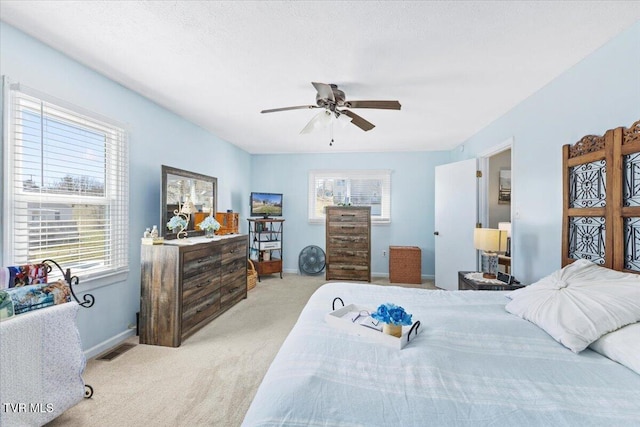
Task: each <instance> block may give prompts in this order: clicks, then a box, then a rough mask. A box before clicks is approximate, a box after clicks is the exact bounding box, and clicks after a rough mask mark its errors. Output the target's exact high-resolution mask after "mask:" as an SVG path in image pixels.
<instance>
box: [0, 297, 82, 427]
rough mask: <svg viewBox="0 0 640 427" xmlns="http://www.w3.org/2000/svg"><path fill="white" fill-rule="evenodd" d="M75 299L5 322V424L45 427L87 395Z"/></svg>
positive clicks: (1, 380) (0, 381)
mask: <svg viewBox="0 0 640 427" xmlns="http://www.w3.org/2000/svg"><path fill="white" fill-rule="evenodd" d="M78 309H79V305H78V304H77V303H75V302H69V303H66V304H60V305H56V306H52V307H47V308H44V309H41V310H35V311H30V312H28V313H25V314H21V315H19V316H16V317H13V318H11V319H8V320H5V321H3V322H1V323H0V426H3V427H5V426H7V427H8V426H39V425H43V424H45V423H47V422H49V421H51V420H52V419H54V418H55V417H57V416H58V415H60V414H61V413H63V412H64V411H66V410H67V409H69V408H70V407H72V406H73V405H75V404H76V403H78V402H79V401H81V400H82V399H83V397H84V381H83V380H82V376H81V375H82V372H83V371H84V367H85V363H86V360H85V357H84V353H83V352H82V345H81V341H80V334H79V333H78V328H77V326H76V321H75V319H76V315H77V313H78Z"/></svg>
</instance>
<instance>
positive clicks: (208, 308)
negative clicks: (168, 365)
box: [140, 235, 247, 347]
mask: <svg viewBox="0 0 640 427" xmlns="http://www.w3.org/2000/svg"><path fill="white" fill-rule="evenodd" d="M190 241H191V242H197V243H189V242H190ZM173 242H176V241H175V240H174V241H173ZM246 254H247V236H245V235H238V236H233V237H228V238H222V239H220V240H213V241H211V240H207V239H205V238H198V240H196V238H190V239H186V243H185V244H171V245H169V244H164V245H153V246H150V245H143V246H142V253H141V263H142V275H141V282H142V283H141V292H140V343H141V344H153V345H164V346H169V347H179V346H180V344H181V343H182V341H184V340H185V339H186V338H187V337H189V336H190V335H192V334H193V333H194V332H196V331H197V330H199V329H200V328H202V327H203V326H204V325H206V324H207V323H209V322H210V321H211V320H213V319H214V318H216V317H218V316H219V315H220V314H222V313H223V312H224V311H226V310H227V309H229V308H230V307H232V306H233V305H234V304H236V303H237V302H239V301H240V300H241V299H243V298H246V297H247V259H246Z"/></svg>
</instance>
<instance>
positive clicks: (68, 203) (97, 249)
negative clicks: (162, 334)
mask: <svg viewBox="0 0 640 427" xmlns="http://www.w3.org/2000/svg"><path fill="white" fill-rule="evenodd" d="M7 92H8V93H7ZM7 94H8V95H9V96H6V95H7ZM5 100H6V101H8V105H7V104H5V105H6V107H7V108H5V111H6V112H7V113H8V117H7V116H5V117H6V119H7V123H8V125H9V126H7V130H8V132H5V138H7V141H8V143H6V144H5V156H4V157H5V167H4V170H5V177H6V180H5V182H6V187H5V192H4V193H5V212H6V214H7V216H6V217H5V218H6V220H5V233H4V235H5V239H4V241H5V243H4V253H5V258H4V263H5V264H7V265H20V264H25V263H35V262H39V261H42V260H45V259H53V260H55V261H56V262H57V263H58V264H60V265H61V266H62V267H63V268H71V269H72V272H73V274H74V275H76V276H78V277H79V278H80V279H81V282H80V283H82V282H83V281H84V280H86V279H89V278H92V277H98V276H105V275H109V274H113V273H119V272H122V271H126V270H127V269H128V236H127V234H128V233H127V223H128V220H127V219H128V212H127V206H128V195H129V189H128V182H129V178H128V155H127V151H128V148H127V141H126V132H125V131H124V129H123V128H122V127H121V126H118V125H116V124H114V123H110V122H109V120H108V119H105V118H101V117H99V116H98V115H96V114H93V113H89V112H86V111H81V110H80V109H79V108H77V107H69V106H63V105H62V104H63V103H62V102H60V101H56V100H53V99H50V98H48V97H47V96H46V95H42V94H39V93H37V92H35V91H33V90H31V89H28V88H25V87H23V86H20V85H18V84H11V85H8V84H7V83H6V82H5Z"/></svg>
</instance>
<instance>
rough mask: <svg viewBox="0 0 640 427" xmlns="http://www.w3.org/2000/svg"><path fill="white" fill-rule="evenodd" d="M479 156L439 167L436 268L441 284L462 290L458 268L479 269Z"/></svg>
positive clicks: (448, 287) (436, 179) (437, 171)
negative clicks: (476, 245)
mask: <svg viewBox="0 0 640 427" xmlns="http://www.w3.org/2000/svg"><path fill="white" fill-rule="evenodd" d="M476 170H477V168H476V159H469V160H463V161H461V162H456V163H449V164H446V165H442V166H437V167H436V172H435V183H436V188H435V228H434V234H435V248H436V253H435V264H436V265H435V267H436V278H435V284H436V286H437V287H439V288H442V289H447V290H450V291H453V290H457V289H458V271H467V270H468V271H475V270H476V268H477V263H478V262H477V252H476V250H475V248H474V246H473V229H474V228H475V226H476V222H477V211H478V189H477V179H478V178H476Z"/></svg>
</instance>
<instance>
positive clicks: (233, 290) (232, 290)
mask: <svg viewBox="0 0 640 427" xmlns="http://www.w3.org/2000/svg"><path fill="white" fill-rule="evenodd" d="M238 288H239V287H238V286H236V287H235V288H232V289H229V293H230V294H232V293H234V292H235V291H237V290H238Z"/></svg>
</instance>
